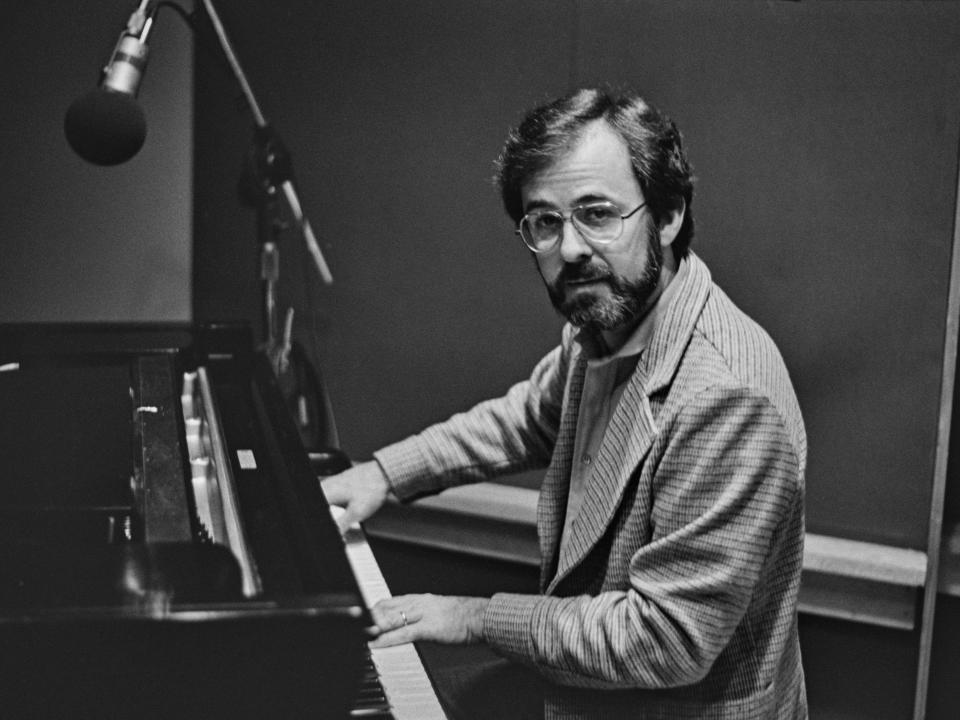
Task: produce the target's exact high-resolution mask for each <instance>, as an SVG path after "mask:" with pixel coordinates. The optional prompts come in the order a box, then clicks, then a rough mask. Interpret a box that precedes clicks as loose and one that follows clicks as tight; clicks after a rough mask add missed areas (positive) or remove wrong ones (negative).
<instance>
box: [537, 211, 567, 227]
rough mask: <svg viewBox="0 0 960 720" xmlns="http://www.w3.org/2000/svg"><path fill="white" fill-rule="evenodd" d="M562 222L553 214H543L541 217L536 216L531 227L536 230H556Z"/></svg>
mask: <svg viewBox="0 0 960 720" xmlns="http://www.w3.org/2000/svg"><path fill="white" fill-rule="evenodd" d="M562 223H563V220H562V219H561V218H560V216H559V215H555V214H554V213H543V214H542V215H537V216H536V217H535V218H534V220H533V225H534V227H535V228H536V229H537V230H543V231H550V230H556V229H557V228H558V227H559V226H560V225H561V224H562Z"/></svg>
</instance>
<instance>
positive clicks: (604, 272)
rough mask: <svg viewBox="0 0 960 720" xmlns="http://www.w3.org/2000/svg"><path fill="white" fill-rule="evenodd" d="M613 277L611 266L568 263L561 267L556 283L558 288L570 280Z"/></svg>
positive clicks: (582, 280) (580, 280) (608, 278)
mask: <svg viewBox="0 0 960 720" xmlns="http://www.w3.org/2000/svg"><path fill="white" fill-rule="evenodd" d="M612 278H613V272H612V271H611V270H610V268H605V267H602V266H599V265H591V264H589V263H583V264H578V265H573V264H567V265H564V266H563V267H562V268H561V269H560V273H559V274H558V275H557V278H556V280H555V281H554V285H555V286H556V287H558V288H560V287H563V286H564V285H565V284H566V283H568V282H585V281H595V280H610V279H612Z"/></svg>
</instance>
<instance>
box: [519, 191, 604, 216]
mask: <svg viewBox="0 0 960 720" xmlns="http://www.w3.org/2000/svg"><path fill="white" fill-rule="evenodd" d="M592 202H613V201H612V200H611V199H610V198H609V196H607V195H601V194H599V193H588V194H587V195H581V196H580V197H578V198H577V199H576V200H575V201H574V203H573V205H572V207H577V206H579V205H586V204H588V203H592ZM555 207H556V206H554V205H553V204H552V203H548V202H547V201H546V200H534V201H533V202H531V203H528V204H527V205H525V206H524V208H523V211H524V212H525V213H528V212H530V211H532V210H542V209H544V208H548V209H550V210H553V209H555Z"/></svg>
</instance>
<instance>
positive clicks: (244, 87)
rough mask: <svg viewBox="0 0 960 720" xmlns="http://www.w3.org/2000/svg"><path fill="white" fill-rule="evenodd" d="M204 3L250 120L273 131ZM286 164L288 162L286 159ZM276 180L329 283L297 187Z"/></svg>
mask: <svg viewBox="0 0 960 720" xmlns="http://www.w3.org/2000/svg"><path fill="white" fill-rule="evenodd" d="M145 2H146V0H145ZM203 6H204V9H205V10H206V11H207V15H208V16H209V17H210V22H211V24H212V25H213V29H214V32H216V35H217V39H218V40H219V41H220V47H221V48H222V49H223V53H224V55H226V57H227V62H228V63H229V64H230V68H231V70H232V71H233V74H234V76H235V77H236V79H237V83H238V84H239V85H240V89H241V91H242V92H243V96H244V97H245V98H246V101H247V106H248V107H249V108H250V112H251V114H252V115H253V120H254V122H255V123H256V126H257V128H258V129H259V130H261V131H265V132H272V131H271V130H270V129H269V126H270V124H269V123H268V122H267V119H266V117H264V114H263V111H262V110H261V109H260V104H259V103H258V102H257V98H256V97H255V96H254V94H253V89H252V88H251V87H250V83H249V82H248V81H247V76H246V74H245V73H244V71H243V68H242V67H241V66H240V61H239V60H238V59H237V54H236V53H235V52H234V50H233V45H232V44H231V43H230V39H229V38H228V37H227V32H226V30H225V29H224V27H223V23H222V22H221V20H220V16H219V15H218V14H217V11H216V9H215V8H214V7H213V2H212V0H203ZM274 135H275V133H274ZM287 165H288V166H289V163H287ZM278 180H279V184H280V188H281V189H282V190H283V195H284V197H285V198H286V200H287V204H288V205H289V207H290V211H291V213H292V214H293V217H294V220H296V222H297V225H299V227H300V232H301V233H302V235H303V239H304V241H305V242H306V245H307V250H308V251H309V253H310V256H311V257H312V258H313V262H314V264H315V265H316V267H317V272H318V273H319V274H320V277H321V279H322V280H323V282H324V283H325V284H327V285H330V284H331V283H332V282H333V275H331V274H330V268H329V267H328V266H327V262H326V260H325V259H324V257H323V253H322V252H321V250H320V245H319V244H318V243H317V238H316V236H315V235H314V234H313V228H312V227H311V226H310V221H309V220H308V219H307V217H306V216H305V215H304V213H303V206H302V205H301V203H300V198H299V197H298V195H297V190H296V187H295V186H294V184H293V180H292V178H291V177H289V175H288V176H287V177H281V178H278Z"/></svg>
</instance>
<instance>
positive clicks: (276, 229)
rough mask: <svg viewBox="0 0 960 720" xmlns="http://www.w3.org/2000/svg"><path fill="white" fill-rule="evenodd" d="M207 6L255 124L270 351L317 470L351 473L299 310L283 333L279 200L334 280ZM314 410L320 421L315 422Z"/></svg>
mask: <svg viewBox="0 0 960 720" xmlns="http://www.w3.org/2000/svg"><path fill="white" fill-rule="evenodd" d="M203 6H204V9H205V10H206V13H207V15H208V17H209V18H210V22H211V24H212V25H213V29H214V31H215V32H216V35H217V39H218V40H219V43H220V46H221V48H222V49H223V52H224V55H226V58H227V62H228V63H229V64H230V68H231V70H232V71H233V74H234V76H235V77H236V79H237V82H238V84H239V85H240V89H241V90H242V92H243V95H244V97H245V98H246V102H247V106H248V107H249V109H250V113H251V114H252V115H253V120H254V124H255V127H254V133H253V145H252V147H251V150H250V153H249V155H248V157H247V163H246V168H245V173H244V177H243V178H242V180H241V196H242V197H243V198H244V200H245V201H247V202H249V203H250V204H253V205H255V206H256V208H257V234H258V237H259V240H260V278H261V280H262V286H263V320H264V334H265V340H264V350H265V353H266V355H267V358H268V359H269V361H270V365H271V367H272V368H273V371H274V373H275V374H276V376H277V379H278V381H279V382H280V386H281V390H282V391H283V394H284V395H285V396H287V398H288V401H291V399H292V402H291V411H292V412H293V415H294V420H295V422H296V424H297V426H298V429H299V430H300V432H301V436H302V437H303V438H304V441H305V444H306V445H307V446H308V449H310V446H313V449H315V450H317V451H318V452H315V453H311V457H312V458H313V456H314V455H316V456H317V459H316V462H315V465H316V466H317V467H315V469H318V470H319V469H323V468H321V467H320V466H321V465H322V466H324V467H327V466H330V467H334V466H335V467H334V470H335V471H338V470H342V469H345V468H344V467H343V464H344V462H347V465H346V466H347V467H349V463H348V461H346V458H345V456H343V455H342V453H340V452H339V451H338V450H336V449H335V448H338V447H339V438H338V437H337V430H336V425H335V423H334V419H333V409H332V407H331V406H330V401H329V398H328V397H327V394H326V392H325V389H324V386H323V383H322V380H321V378H320V375H319V373H317V372H315V371H314V369H313V368H312V367H311V366H310V363H309V361H308V360H307V358H306V355H305V353H304V352H303V350H302V349H301V348H299V347H298V346H297V345H296V344H295V343H294V342H293V340H292V331H293V308H289V309H288V310H287V313H286V317H285V321H284V327H283V330H282V332H281V330H280V327H279V318H278V307H277V289H278V285H279V279H280V250H279V244H278V242H277V240H278V236H279V234H280V232H281V231H282V230H284V229H285V226H284V224H283V222H282V220H281V219H280V213H279V203H278V197H279V196H281V195H282V196H283V198H284V199H285V200H286V203H287V206H288V207H289V209H290V212H291V214H292V215H293V219H294V221H295V222H296V224H297V226H298V228H299V230H300V233H301V235H302V236H303V239H304V242H305V243H306V247H307V250H308V252H309V253H310V256H311V258H312V259H313V262H314V265H315V266H316V269H317V272H318V273H319V275H320V278H321V279H322V280H323V282H324V284H326V285H329V284H331V283H332V282H333V276H332V275H331V274H330V269H329V267H328V266H327V263H326V260H324V257H323V253H322V252H321V251H320V246H319V245H318V243H317V239H316V237H315V236H314V234H313V228H312V227H311V226H310V221H309V220H308V219H307V217H306V216H305V215H304V212H303V208H302V206H301V204H300V198H299V196H298V195H297V191H296V187H295V185H294V182H293V166H292V163H291V160H290V154H289V152H288V151H287V149H286V146H285V145H284V144H283V142H282V141H281V140H280V137H279V136H278V135H277V132H276V130H274V128H273V127H272V126H271V125H270V123H269V122H268V121H267V119H266V118H265V117H264V114H263V112H262V111H261V109H260V104H259V103H258V102H257V99H256V97H255V96H254V94H253V90H252V89H251V87H250V83H249V82H248V81H247V77H246V74H245V73H244V71H243V68H242V67H241V66H240V62H239V60H238V59H237V55H236V53H235V52H234V50H233V46H232V44H231V43H230V39H229V38H228V37H227V33H226V30H225V29H224V27H223V23H222V22H221V20H220V16H219V15H218V14H217V11H216V9H215V8H214V6H213V2H212V0H203ZM304 385H306V386H308V388H309V389H311V390H312V391H313V392H312V395H313V396H314V398H313V399H314V400H315V402H316V407H314V408H310V399H309V398H308V397H307V395H306V390H305V389H304V387H303V386H304ZM311 410H312V412H313V413H315V414H316V416H317V417H316V418H314V419H313V420H311V418H310V414H311ZM312 424H319V428H317V427H314V428H312V430H313V434H314V435H315V436H316V437H313V438H308V435H309V434H310V432H311V427H310V425H312ZM327 474H329V473H327Z"/></svg>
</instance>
